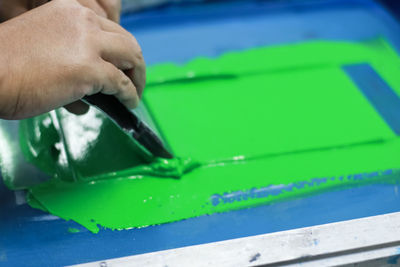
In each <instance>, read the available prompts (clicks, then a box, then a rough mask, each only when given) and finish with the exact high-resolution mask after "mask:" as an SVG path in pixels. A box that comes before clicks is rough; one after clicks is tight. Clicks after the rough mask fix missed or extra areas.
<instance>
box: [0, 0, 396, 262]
mask: <svg viewBox="0 0 400 267" xmlns="http://www.w3.org/2000/svg"><path fill="white" fill-rule="evenodd" d="M227 14H229V15H227ZM122 24H123V25H124V26H125V27H126V28H127V29H128V30H130V31H131V32H133V33H134V34H135V36H136V37H137V39H138V41H139V42H140V44H141V45H142V47H143V49H144V54H145V58H146V60H147V63H148V64H154V63H158V62H165V61H171V62H178V63H182V62H185V61H188V60H189V59H191V58H193V57H196V56H211V57H214V56H217V55H219V54H221V53H224V52H226V51H231V50H240V49H246V48H250V47H254V46H264V45H271V44H280V43H289V42H296V41H302V40H306V39H315V38H317V39H333V40H364V39H370V38H375V37H376V36H378V35H379V36H385V38H387V39H388V40H389V41H391V42H392V44H394V46H395V47H396V48H397V49H398V48H399V47H400V39H399V37H400V28H399V24H398V23H397V22H396V21H395V20H394V19H393V18H392V17H391V16H390V15H388V14H387V13H386V12H385V11H384V10H383V9H381V8H380V7H379V6H378V5H376V4H374V3H373V2H372V1H368V0H365V1H361V0H358V1H349V0H346V1H339V0H337V1H333V0H327V1H315V3H313V4H312V5H308V4H299V5H297V4H296V5H291V6H285V5H284V4H273V5H269V4H267V3H264V2H259V1H257V2H252V1H245V2H242V3H240V2H237V3H233V4H227V3H224V4H209V5H205V6H191V5H188V6H184V7H181V8H180V7H174V6H171V7H167V8H164V9H158V10H155V11H151V12H150V11H149V12H146V13H142V14H139V15H132V16H127V17H124V18H123V19H122ZM27 175H29V174H28V173H27ZM21 199H23V198H21V193H20V192H19V193H18V192H17V193H15V192H11V191H9V190H7V189H6V188H5V187H4V185H3V184H2V182H0V266H21V265H30V266H53V265H66V264H73V263H80V262H88V261H94V260H102V259H107V258H114V257H123V256H128V255H134V254H141V253H146V252H152V251H158V250H164V249H170V248H176V247H182V246H188V245H194V244H202V243H209V242H214V241H220V240H226V239H231V238H237V237H244V236H250V235H256V234H263V233H270V232H275V231H282V230H288V229H293V228H298V227H305V226H311V225H318V224H323V223H329V222H336V221H342V220H348V219H355V218H361V217H366V216H373V215H379V214H385V213H390V212H397V211H400V205H399V203H400V196H399V194H398V186H397V185H382V184H381V185H369V186H362V187H357V188H348V189H342V190H338V191H332V192H328V193H324V194H320V195H313V196H310V197H307V198H302V199H294V200H290V201H286V202H279V203H275V204H273V205H266V206H260V207H256V208H251V209H246V210H240V211H232V212H229V213H223V214H215V215H211V216H202V217H199V218H193V219H188V220H184V221H181V222H176V223H170V224H165V225H159V226H151V227H147V228H143V229H132V230H126V231H114V232H113V231H110V230H101V231H100V233H99V234H97V235H95V234H92V233H90V232H88V231H87V230H86V229H84V228H82V227H81V226H79V225H78V224H76V223H74V222H71V221H70V222H66V221H64V220H60V219H58V218H56V217H54V216H51V215H48V214H45V213H43V212H41V211H39V210H35V209H32V208H30V207H29V206H27V205H26V204H23V203H21ZM17 202H19V204H18V205H17V204H16V203H17ZM69 227H74V228H77V229H80V230H81V232H79V233H69V232H68V228H69Z"/></svg>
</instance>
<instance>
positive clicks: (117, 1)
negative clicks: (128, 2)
mask: <svg viewBox="0 0 400 267" xmlns="http://www.w3.org/2000/svg"><path fill="white" fill-rule="evenodd" d="M48 1H49V0H0V22H2V21H6V20H8V19H11V18H13V17H16V16H18V15H21V14H22V13H25V12H26V11H28V10H30V9H32V8H35V7H38V6H40V5H43V4H45V3H47V2H48ZM79 2H80V3H81V4H82V5H83V6H85V7H88V8H90V9H92V10H93V11H94V12H96V14H97V15H100V16H102V17H105V18H108V19H110V20H112V21H115V22H117V23H119V18H120V12H121V0H79Z"/></svg>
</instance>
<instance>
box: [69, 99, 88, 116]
mask: <svg viewBox="0 0 400 267" xmlns="http://www.w3.org/2000/svg"><path fill="white" fill-rule="evenodd" d="M64 108H66V109H67V110H68V111H69V112H71V113H74V114H76V115H83V114H85V113H86V112H88V110H89V106H88V105H87V104H86V103H84V102H82V101H75V102H72V103H70V104H68V105H65V106H64Z"/></svg>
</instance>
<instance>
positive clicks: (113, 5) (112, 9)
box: [98, 0, 121, 23]
mask: <svg viewBox="0 0 400 267" xmlns="http://www.w3.org/2000/svg"><path fill="white" fill-rule="evenodd" d="M98 1H99V4H100V5H101V6H102V7H103V9H104V10H105V11H106V13H107V18H108V19H110V20H112V21H114V22H116V23H119V19H120V13H121V0H98Z"/></svg>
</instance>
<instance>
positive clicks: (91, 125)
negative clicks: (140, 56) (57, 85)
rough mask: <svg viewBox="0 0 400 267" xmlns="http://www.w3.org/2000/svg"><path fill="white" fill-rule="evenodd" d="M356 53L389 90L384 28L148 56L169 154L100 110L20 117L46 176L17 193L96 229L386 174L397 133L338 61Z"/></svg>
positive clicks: (150, 98)
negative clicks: (143, 143)
mask: <svg viewBox="0 0 400 267" xmlns="http://www.w3.org/2000/svg"><path fill="white" fill-rule="evenodd" d="M358 63H368V64H370V65H371V66H372V67H373V68H374V69H375V70H376V71H377V72H378V73H379V75H381V77H383V78H384V79H385V81H386V82H387V83H388V84H389V85H390V86H391V87H392V88H393V89H394V90H395V91H396V93H398V94H399V95H400V76H399V75H398V70H399V69H400V60H399V57H398V55H397V54H396V53H395V52H394V50H393V49H392V48H391V47H390V45H389V44H387V43H386V42H385V41H384V40H383V39H376V40H373V41H370V42H360V43H350V42H328V41H315V42H309V43H299V44H292V45H285V46H277V47H263V48H256V49H252V50H248V51H241V52H232V53H227V54H225V55H223V56H221V57H219V58H216V59H206V58H198V59H195V60H193V61H191V62H189V63H188V64H186V65H184V66H178V65H174V64H162V65H158V66H153V67H151V68H149V77H150V80H149V86H148V89H147V90H146V91H145V95H144V102H145V105H146V107H147V109H148V110H149V112H150V113H151V115H152V118H153V119H154V121H155V123H156V125H157V126H158V129H159V130H160V132H161V134H162V136H163V137H164V139H165V140H166V141H167V143H168V145H169V146H170V147H171V149H172V151H173V153H174V154H175V155H178V156H180V157H181V158H178V159H175V160H173V161H163V160H160V159H152V160H151V161H149V160H148V159H143V158H141V157H138V156H137V154H135V146H134V145H133V144H132V142H131V141H130V140H128V139H126V138H125V137H124V136H123V135H122V134H121V133H120V132H119V131H118V129H117V128H116V127H115V126H114V125H113V124H112V123H111V122H109V120H107V119H106V118H105V117H104V116H103V115H102V114H101V113H99V112H96V111H95V110H94V109H91V111H90V112H89V114H87V115H84V116H78V117H76V116H74V115H71V114H68V113H67V112H65V111H62V110H58V111H56V112H55V113H54V114H53V115H43V117H38V118H34V119H31V120H27V121H24V122H22V123H21V124H22V125H23V127H21V129H22V131H21V146H22V147H24V149H23V150H24V151H25V153H26V154H27V158H29V159H30V160H31V162H33V163H34V164H36V165H37V166H39V167H40V168H41V169H43V170H44V171H46V172H47V173H49V174H51V173H53V175H54V176H56V177H55V178H54V179H51V180H49V181H47V182H45V183H42V184H40V185H38V186H35V187H32V188H30V189H29V198H28V200H29V203H30V205H31V206H33V207H37V208H41V209H45V210H47V211H48V212H50V213H52V214H54V215H57V216H60V217H62V218H64V219H66V220H74V221H76V222H78V223H80V224H81V225H83V226H85V227H87V228H88V229H89V230H90V231H92V232H98V231H99V228H98V225H101V226H103V227H106V228H110V229H127V228H131V227H143V226H147V225H154V224H160V223H166V222H172V221H176V220H181V219H186V218H190V217H195V216H200V215H204V214H212V213H215V212H224V211H229V210H233V209H239V208H246V207H252V206H255V205H261V204H266V203H271V202H275V201H282V200H285V199H288V198H291V197H299V196H302V195H308V194H312V193H317V192H322V191H324V190H331V189H332V188H337V187H349V186H358V185H362V184H365V183H394V182H397V180H396V175H395V174H398V172H399V169H400V162H399V161H398V158H399V156H400V139H399V138H398V137H396V135H395V134H394V133H393V132H392V130H391V129H390V128H389V127H388V126H387V124H386V123H385V122H384V120H383V119H382V118H381V117H380V116H379V114H378V113H377V112H376V111H375V110H374V108H373V107H372V106H371V105H370V103H369V102H368V100H367V99H366V98H365V97H364V96H363V95H362V93H361V92H360V90H359V89H358V88H357V87H356V86H355V85H354V83H353V82H352V81H351V79H350V78H349V77H348V76H347V75H346V73H345V72H344V71H343V70H342V66H343V65H349V64H358ZM49 116H50V117H49ZM48 118H50V119H48ZM46 120H47V121H48V122H45V121H46ZM37 132H39V133H41V134H40V135H35V133H37ZM49 138H50V139H49ZM190 158H195V159H196V160H198V161H192V160H190ZM165 176H167V177H181V178H180V179H160V177H165ZM71 180H74V182H71Z"/></svg>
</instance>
